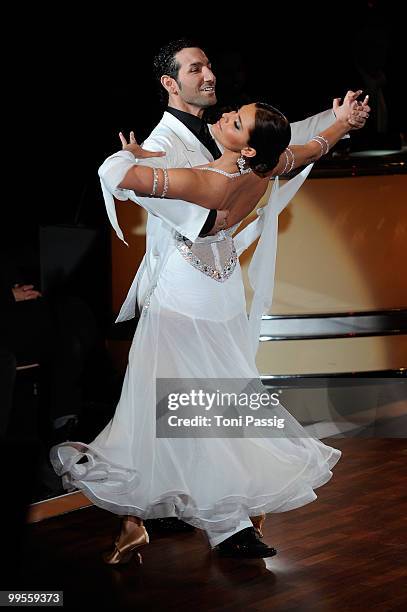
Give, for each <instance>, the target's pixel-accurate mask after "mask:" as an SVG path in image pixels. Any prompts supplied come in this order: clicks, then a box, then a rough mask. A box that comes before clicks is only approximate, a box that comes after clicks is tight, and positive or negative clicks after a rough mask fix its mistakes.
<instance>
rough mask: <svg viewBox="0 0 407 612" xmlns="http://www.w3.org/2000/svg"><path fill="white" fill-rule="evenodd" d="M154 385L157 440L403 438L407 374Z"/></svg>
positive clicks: (406, 418) (169, 380)
mask: <svg viewBox="0 0 407 612" xmlns="http://www.w3.org/2000/svg"><path fill="white" fill-rule="evenodd" d="M156 383H157V384H156V391H157V406H156V412H157V414H156V416H157V419H156V435H157V437H158V438H211V437H217V438H258V437H268V438H269V437H274V438H275V437H280V438H304V437H312V438H318V439H323V438H326V437H355V436H357V437H368V438H372V437H379V438H380V437H406V438H407V377H406V376H404V375H403V376H397V377H393V376H388V377H383V376H381V377H376V376H367V375H366V376H357V377H343V376H340V375H338V377H337V378H335V377H332V376H329V377H321V376H318V377H309V376H304V377H295V378H294V379H292V380H286V379H282V380H281V381H280V382H277V381H276V380H273V381H271V385H272V386H265V385H264V384H263V383H262V381H261V380H259V379H258V378H255V379H241V378H239V379H235V378H227V379H219V378H213V379H207V378H206V379H191V378H188V379H172V378H158V379H156Z"/></svg>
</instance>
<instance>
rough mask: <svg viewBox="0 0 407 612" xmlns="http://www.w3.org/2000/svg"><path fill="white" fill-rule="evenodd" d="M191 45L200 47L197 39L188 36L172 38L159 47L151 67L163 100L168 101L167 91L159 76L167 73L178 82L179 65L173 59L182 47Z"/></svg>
mask: <svg viewBox="0 0 407 612" xmlns="http://www.w3.org/2000/svg"><path fill="white" fill-rule="evenodd" d="M191 47H197V48H198V49H202V47H201V45H200V44H199V42H198V41H196V40H192V39H189V38H180V39H179V40H172V41H171V42H169V43H167V44H166V45H164V47H161V49H160V50H159V52H158V53H157V55H156V56H155V57H154V60H153V69H154V76H155V78H156V79H157V81H158V84H159V87H160V95H161V99H162V101H163V102H165V103H167V101H168V93H167V92H166V90H165V89H164V88H163V87H162V86H161V82H160V80H161V77H162V76H163V74H167V75H168V76H170V77H172V78H173V79H175V80H176V81H177V83H178V73H179V69H180V65H179V63H178V62H177V60H176V59H175V56H176V55H177V53H179V51H182V49H190V48H191Z"/></svg>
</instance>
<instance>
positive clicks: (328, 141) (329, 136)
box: [270, 91, 370, 177]
mask: <svg viewBox="0 0 407 612" xmlns="http://www.w3.org/2000/svg"><path fill="white" fill-rule="evenodd" d="M360 93H361V92H360V91H356V92H349V93H348V94H347V96H346V98H345V100H344V104H343V105H342V108H343V110H344V112H342V113H341V114H340V116H338V117H337V119H336V121H335V122H334V123H333V124H332V125H331V126H330V127H328V128H327V129H326V130H323V131H322V132H321V133H320V134H318V135H317V136H315V137H314V138H312V139H311V140H310V141H309V142H307V143H306V144H304V145H290V146H289V147H287V149H285V151H283V153H282V154H281V155H280V159H279V162H278V164H277V166H276V167H275V168H274V169H273V171H272V173H271V174H270V176H271V177H273V176H278V175H279V176H281V175H283V174H287V173H289V172H291V171H292V170H294V169H295V168H299V167H301V166H306V165H308V164H310V163H312V162H314V161H316V160H317V159H319V158H320V157H321V156H322V155H326V154H327V153H328V151H329V150H330V149H331V148H332V147H333V146H334V145H335V144H336V143H337V142H338V140H340V139H341V138H343V136H345V134H347V133H348V132H349V131H350V130H353V129H358V128H359V122H358V121H357V119H359V118H360V117H362V118H363V120H365V119H366V118H367V117H368V116H369V111H370V107H369V106H368V105H367V101H368V96H366V98H365V100H364V102H363V105H362V106H363V109H362V110H361V108H360V107H358V106H357V102H356V98H357V97H358V96H359V95H360ZM335 103H336V104H337V105H338V104H339V102H338V101H335V102H334V110H335ZM363 125H364V121H363Z"/></svg>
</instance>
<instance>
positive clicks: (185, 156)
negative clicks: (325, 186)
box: [99, 109, 335, 322]
mask: <svg viewBox="0 0 407 612" xmlns="http://www.w3.org/2000/svg"><path fill="white" fill-rule="evenodd" d="M334 119H335V117H334V115H333V112H332V110H330V109H329V110H327V111H324V112H322V113H320V114H318V115H315V116H313V117H310V118H308V119H305V120H304V121H299V122H297V123H292V124H291V134H292V138H291V144H304V143H305V142H307V141H308V140H310V139H311V138H312V137H313V136H315V135H316V134H318V133H319V132H321V131H322V130H324V129H326V128H327V127H329V125H331V124H332V123H333V121H334ZM209 129H211V128H210V126H209ZM217 144H218V146H219V149H220V150H221V151H222V146H221V145H220V144H219V143H217ZM143 147H144V148H145V149H148V150H150V151H165V152H166V156H164V157H156V158H154V157H153V158H149V159H144V160H142V159H139V160H137V159H135V158H134V156H133V155H132V153H130V152H128V151H119V152H117V153H114V154H113V155H111V156H110V157H108V158H107V159H106V160H105V161H104V163H103V164H102V165H101V167H100V168H99V176H100V179H101V186H102V191H103V195H104V199H105V204H106V210H107V214H108V217H109V219H110V222H111V224H112V226H113V228H114V230H115V232H116V234H117V236H118V237H119V238H120V239H121V240H123V241H124V237H123V233H122V231H121V229H120V227H119V224H118V221H117V216H116V210H115V204H114V200H113V197H115V198H116V199H117V200H122V201H125V200H131V201H133V202H135V203H137V204H139V205H140V206H142V207H143V208H144V209H145V210H146V211H147V212H148V219H147V230H146V233H147V244H146V253H145V255H144V258H143V260H142V262H141V264H140V266H139V269H138V271H137V274H136V276H135V278H134V280H133V283H132V285H131V287H130V289H129V292H128V294H127V297H126V299H125V301H124V303H123V305H122V307H121V309H120V313H119V316H118V317H117V319H116V322H119V321H125V320H128V319H131V318H133V317H134V316H135V308H136V295H137V285H138V282H139V279H140V278H141V275H142V274H147V275H148V291H147V294H148V293H150V294H151V292H152V291H153V290H154V287H155V285H156V283H157V279H158V277H159V274H160V272H161V270H162V268H163V266H164V265H165V263H166V261H167V259H168V257H169V255H170V254H171V252H172V250H173V249H174V248H176V247H175V242H174V240H173V236H174V232H179V233H181V234H182V235H183V236H186V237H187V238H189V239H190V240H191V241H194V240H195V239H196V238H197V236H198V234H199V232H200V230H201V228H202V226H203V224H204V223H205V221H206V218H207V216H208V209H207V208H203V207H201V206H198V205H197V204H191V203H187V202H185V201H183V200H175V199H171V200H170V199H160V198H148V197H140V196H136V195H135V193H134V192H133V191H130V190H125V189H119V188H117V185H118V184H120V182H121V180H122V179H123V178H124V176H125V174H126V173H127V171H128V169H129V168H130V167H131V166H133V165H135V164H141V165H148V166H155V167H161V168H162V167H166V168H188V167H192V166H198V165H202V164H206V163H208V162H211V161H213V157H212V155H211V153H210V152H209V151H208V150H207V149H206V147H205V146H204V145H203V144H202V143H201V142H200V141H199V140H198V138H197V137H196V136H195V135H194V134H193V133H192V132H191V131H190V130H189V129H188V128H187V127H186V126H185V125H184V124H183V123H182V122H181V121H179V120H178V119H177V118H176V117H174V116H173V115H172V114H171V113H168V112H164V115H163V117H162V119H161V121H160V123H159V124H158V125H157V126H156V127H155V128H154V130H153V131H152V132H151V134H150V136H149V137H148V138H147V139H146V140H145V141H144V143H143ZM310 168H311V167H310V166H309V167H308V170H307V173H306V174H308V172H309V170H310ZM301 174H303V173H301ZM295 178H297V177H295ZM292 180H293V181H294V180H295V179H292ZM304 180H305V176H304ZM300 182H301V183H302V180H301V181H300ZM289 183H291V181H288V184H289ZM296 184H298V187H297V190H298V189H299V186H300V184H299V181H298V179H297V183H296ZM280 191H282V190H280ZM287 194H288V191H287ZM293 195H294V193H292V189H291V191H290V200H291V198H292V197H293ZM282 201H283V200H282V199H281V198H280V204H279V206H280V209H281V210H282V208H281V206H283V207H284V206H286V205H287V204H288V201H289V200H288V201H287V202H286V203H285V204H282ZM279 212H280V211H279ZM277 214H278V213H277ZM262 227H263V215H259V218H258V219H256V220H255V221H254V222H252V223H250V224H249V225H248V226H247V227H246V228H245V229H244V230H243V231H242V232H240V234H239V235H238V236H237V238H236V239H235V242H236V249H237V252H238V254H239V255H240V254H241V253H242V252H243V250H244V249H245V248H247V247H248V246H249V245H250V244H251V243H252V242H253V241H254V240H255V239H256V238H257V237H258V236H259V235H260V233H261V231H262ZM126 244H127V243H126ZM275 247H276V245H275V246H274V247H272V248H275Z"/></svg>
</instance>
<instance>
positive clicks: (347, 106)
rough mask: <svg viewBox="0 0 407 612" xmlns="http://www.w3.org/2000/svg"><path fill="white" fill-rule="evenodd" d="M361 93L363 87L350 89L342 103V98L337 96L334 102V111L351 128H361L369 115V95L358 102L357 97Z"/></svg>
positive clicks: (339, 119) (338, 118)
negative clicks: (354, 89)
mask: <svg viewBox="0 0 407 612" xmlns="http://www.w3.org/2000/svg"><path fill="white" fill-rule="evenodd" d="M361 93H362V90H361V89H359V90H358V91H348V92H347V94H346V96H345V98H344V100H343V103H342V104H340V98H335V100H334V103H333V111H334V113H335V116H336V118H337V120H338V121H341V122H342V123H344V124H345V125H347V126H348V127H349V130H359V129H360V128H362V127H364V125H365V123H366V119H367V118H368V117H369V112H370V106H368V100H369V96H366V97H365V99H364V100H363V102H358V101H357V97H358V96H360V94H361Z"/></svg>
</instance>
